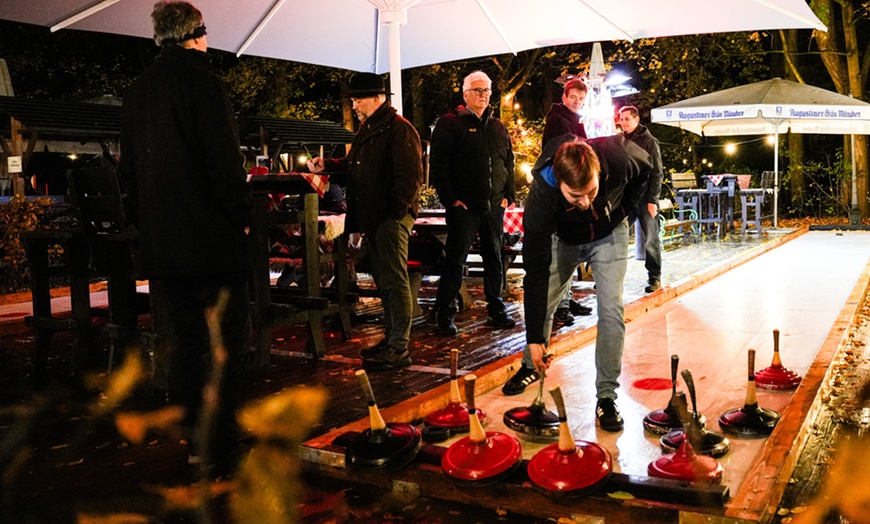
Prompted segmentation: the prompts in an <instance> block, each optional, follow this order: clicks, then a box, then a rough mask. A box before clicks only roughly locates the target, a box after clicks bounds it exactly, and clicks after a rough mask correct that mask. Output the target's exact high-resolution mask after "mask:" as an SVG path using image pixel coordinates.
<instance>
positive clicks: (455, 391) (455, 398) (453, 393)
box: [449, 348, 462, 404]
mask: <svg viewBox="0 0 870 524" xmlns="http://www.w3.org/2000/svg"><path fill="white" fill-rule="evenodd" d="M457 368H459V350H458V349H456V348H454V349H451V350H450V399H449V400H450V403H451V404H460V403H462V397H461V396H460V395H459V381H458V380H457V378H456V377H457V373H456V370H457Z"/></svg>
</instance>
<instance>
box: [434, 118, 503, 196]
mask: <svg viewBox="0 0 870 524" xmlns="http://www.w3.org/2000/svg"><path fill="white" fill-rule="evenodd" d="M429 176H430V180H431V183H432V185H433V186H435V189H436V190H437V191H438V199H439V200H440V201H441V204H443V205H444V207H450V206H451V205H453V203H454V202H456V201H457V200H461V201H462V202H463V203H464V204H465V205H466V207H468V209H471V210H483V211H488V210H489V209H491V208H492V207H494V206H499V205H501V200H502V199H503V198H506V199H507V201H508V205H510V203H511V202H513V201H514V196H515V195H514V153H513V150H512V148H511V138H510V135H508V131H507V128H506V127H505V125H504V124H503V123H502V121H501V120H499V119H498V118H495V117H493V116H492V111H491V110H490V109H489V108H487V109H486V110H485V111H484V112H483V115H482V118H478V117H477V115H476V114H474V113H473V112H472V111H470V110H469V109H468V108H467V107H465V106H464V105H459V106H457V107H456V108H455V109H453V111H451V112H449V113H447V114H446V115H444V116H442V117H441V118H439V119H438V124H436V126H435V130H434V131H433V132H432V149H431V153H430V159H429Z"/></svg>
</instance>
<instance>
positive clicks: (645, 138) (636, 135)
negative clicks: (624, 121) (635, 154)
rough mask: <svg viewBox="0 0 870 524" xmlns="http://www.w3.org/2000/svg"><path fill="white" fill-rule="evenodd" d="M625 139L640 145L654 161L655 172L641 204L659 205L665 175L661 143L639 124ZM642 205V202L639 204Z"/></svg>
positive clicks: (648, 183)
mask: <svg viewBox="0 0 870 524" xmlns="http://www.w3.org/2000/svg"><path fill="white" fill-rule="evenodd" d="M625 137H626V138H628V139H629V140H631V141H632V142H634V143H635V144H637V145H639V146H640V147H642V148H643V149H644V151H646V152H647V153H649V155H650V157H651V158H652V161H653V170H652V172H651V173H650V175H649V180H648V181H647V183H646V188H647V190H646V192H644V195H643V198H642V199H641V202H643V203H648V204H658V203H659V194H660V193H661V192H662V180H663V179H664V173H663V172H662V153H661V149H660V148H659V141H658V140H656V137H654V136H653V135H652V133H650V132H649V129H647V127H646V126H645V125H643V124H638V126H637V128H635V130H634V132H633V133H626V134H625ZM638 204H640V202H639V203H638ZM644 207H646V206H644Z"/></svg>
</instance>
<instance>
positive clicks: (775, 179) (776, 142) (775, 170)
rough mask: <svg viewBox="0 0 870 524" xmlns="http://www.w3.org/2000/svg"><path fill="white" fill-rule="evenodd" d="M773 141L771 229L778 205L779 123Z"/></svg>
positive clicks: (774, 224)
mask: <svg viewBox="0 0 870 524" xmlns="http://www.w3.org/2000/svg"><path fill="white" fill-rule="evenodd" d="M774 139H775V140H774V142H773V229H776V224H777V222H776V213H777V208H778V207H779V123H777V125H776V127H775V130H774Z"/></svg>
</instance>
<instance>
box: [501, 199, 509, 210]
mask: <svg viewBox="0 0 870 524" xmlns="http://www.w3.org/2000/svg"><path fill="white" fill-rule="evenodd" d="M501 207H503V208H504V209H507V207H508V201H507V199H506V198H502V199H501Z"/></svg>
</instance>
